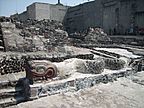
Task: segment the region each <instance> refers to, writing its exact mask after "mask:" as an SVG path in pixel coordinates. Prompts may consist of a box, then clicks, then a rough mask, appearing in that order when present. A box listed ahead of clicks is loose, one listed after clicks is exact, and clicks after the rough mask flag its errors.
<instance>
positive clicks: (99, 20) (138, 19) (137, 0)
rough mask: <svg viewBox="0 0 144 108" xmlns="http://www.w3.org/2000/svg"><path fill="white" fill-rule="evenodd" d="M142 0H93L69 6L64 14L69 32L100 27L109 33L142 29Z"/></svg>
mask: <svg viewBox="0 0 144 108" xmlns="http://www.w3.org/2000/svg"><path fill="white" fill-rule="evenodd" d="M143 5H144V0H95V1H92V2H87V3H84V4H80V5H77V6H74V7H70V8H69V9H68V11H67V14H66V18H65V19H66V24H65V26H66V28H67V30H68V31H69V32H74V31H81V30H84V29H87V28H89V27H101V28H103V29H104V30H105V32H107V33H109V34H129V33H131V34H136V33H137V32H138V31H139V30H140V29H142V30H144V6H143Z"/></svg>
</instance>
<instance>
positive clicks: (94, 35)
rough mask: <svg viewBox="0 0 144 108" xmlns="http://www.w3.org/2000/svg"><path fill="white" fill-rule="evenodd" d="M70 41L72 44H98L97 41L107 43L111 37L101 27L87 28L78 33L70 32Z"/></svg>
mask: <svg viewBox="0 0 144 108" xmlns="http://www.w3.org/2000/svg"><path fill="white" fill-rule="evenodd" d="M70 37H71V42H72V43H74V44H79V43H82V44H99V43H104V44H105V43H109V42H111V39H110V38H109V37H108V36H107V34H106V33H104V31H103V30H102V29H101V28H89V29H88V30H85V31H83V32H80V33H76V32H75V33H71V34H70Z"/></svg>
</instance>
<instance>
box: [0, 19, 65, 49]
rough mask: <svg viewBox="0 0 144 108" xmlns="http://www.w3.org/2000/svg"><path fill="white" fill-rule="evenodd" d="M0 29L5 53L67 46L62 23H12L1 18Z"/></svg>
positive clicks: (27, 21)
mask: <svg viewBox="0 0 144 108" xmlns="http://www.w3.org/2000/svg"><path fill="white" fill-rule="evenodd" d="M0 21H1V22H0V25H1V26H0V28H1V29H2V34H3V38H4V39H5V41H4V42H5V46H6V47H7V48H6V50H7V51H21V52H24V51H47V50H48V49H50V48H51V47H53V46H63V45H64V44H68V34H67V32H66V31H64V27H63V25H62V23H60V22H57V21H50V20H41V21H37V20H31V19H29V20H26V21H24V22H21V21H16V20H15V21H12V20H11V19H10V18H9V20H8V19H5V18H1V20H0Z"/></svg>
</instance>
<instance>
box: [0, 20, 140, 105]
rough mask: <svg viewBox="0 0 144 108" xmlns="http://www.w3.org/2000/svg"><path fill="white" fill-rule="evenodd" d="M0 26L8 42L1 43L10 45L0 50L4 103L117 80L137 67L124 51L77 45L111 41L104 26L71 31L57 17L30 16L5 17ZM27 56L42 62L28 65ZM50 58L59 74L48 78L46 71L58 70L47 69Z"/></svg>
mask: <svg viewBox="0 0 144 108" xmlns="http://www.w3.org/2000/svg"><path fill="white" fill-rule="evenodd" d="M0 30H1V37H3V38H1V41H2V42H3V43H4V44H1V45H2V47H4V49H5V51H7V52H1V53H0V88H1V89H0V106H2V107H6V106H10V105H13V104H17V103H19V102H23V101H28V100H33V99H37V98H39V97H43V96H48V95H53V94H56V93H61V92H67V91H77V90H80V89H83V88H86V87H91V86H94V85H96V84H98V83H108V82H112V81H115V80H116V79H117V78H119V77H124V76H127V75H131V74H133V73H135V72H137V70H136V71H135V70H133V69H132V68H131V67H130V65H128V64H131V63H130V61H132V59H131V58H130V57H125V59H124V60H123V59H121V58H122V57H123V55H120V54H116V53H112V52H108V51H104V50H95V49H94V48H92V47H88V48H82V47H74V45H75V46H80V45H81V44H82V45H83V44H85V45H88V46H89V45H95V44H96V45H97V44H107V43H110V42H111V39H110V38H109V37H108V36H107V34H105V33H104V32H103V30H102V29H101V28H90V29H88V30H85V31H83V32H80V33H72V34H68V33H67V32H66V31H65V30H64V27H63V25H62V24H61V23H60V22H57V21H50V20H41V21H37V20H31V19H28V20H26V21H23V22H22V21H18V20H15V19H11V18H0ZM27 61H29V62H34V61H35V62H42V63H40V65H39V66H37V65H36V66H33V65H31V66H30V67H29V68H30V69H28V70H26V68H25V65H26V62H27ZM45 62H50V63H51V64H53V65H54V66H56V68H57V75H56V76H54V77H48V78H45V79H44V78H43V77H46V76H44V75H47V74H45V72H46V71H47V73H49V72H50V73H51V72H52V70H51V69H52V68H51V69H50V70H47V65H46V66H45V65H44V64H45ZM138 63H139V60H138ZM34 64H35V63H34ZM105 70H108V71H110V72H109V73H107V72H105ZM34 75H35V76H34ZM48 75H50V74H48ZM29 76H30V77H29ZM37 77H40V78H37ZM30 80H32V81H33V83H31V82H30Z"/></svg>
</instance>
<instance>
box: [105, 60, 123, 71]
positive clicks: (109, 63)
mask: <svg viewBox="0 0 144 108" xmlns="http://www.w3.org/2000/svg"><path fill="white" fill-rule="evenodd" d="M104 61H105V68H107V69H110V70H119V69H122V68H124V67H125V61H124V60H121V59H111V58H104Z"/></svg>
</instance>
